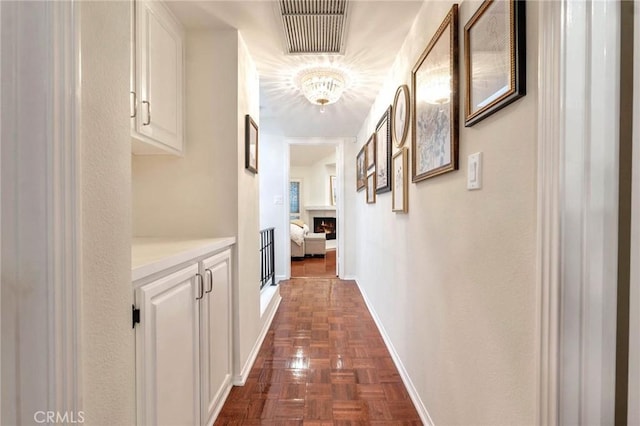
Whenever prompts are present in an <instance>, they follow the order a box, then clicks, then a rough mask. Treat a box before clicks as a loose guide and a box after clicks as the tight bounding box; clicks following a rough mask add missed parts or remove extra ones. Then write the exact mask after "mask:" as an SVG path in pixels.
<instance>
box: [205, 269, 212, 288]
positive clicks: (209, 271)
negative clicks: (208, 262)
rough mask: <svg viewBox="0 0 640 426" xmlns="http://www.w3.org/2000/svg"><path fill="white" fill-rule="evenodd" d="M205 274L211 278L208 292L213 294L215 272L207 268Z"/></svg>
mask: <svg viewBox="0 0 640 426" xmlns="http://www.w3.org/2000/svg"><path fill="white" fill-rule="evenodd" d="M204 273H205V274H207V275H208V276H209V290H207V293H211V291H212V290H213V272H211V269H209V268H207V269H205V270H204Z"/></svg>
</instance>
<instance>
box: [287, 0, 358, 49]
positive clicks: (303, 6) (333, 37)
mask: <svg viewBox="0 0 640 426" xmlns="http://www.w3.org/2000/svg"><path fill="white" fill-rule="evenodd" d="M278 5H279V10H278V13H279V14H280V16H281V17H282V25H283V31H284V41H285V50H286V53H289V54H322V53H333V54H342V53H344V44H345V43H344V38H345V34H346V28H347V9H348V1H347V0H279V1H278Z"/></svg>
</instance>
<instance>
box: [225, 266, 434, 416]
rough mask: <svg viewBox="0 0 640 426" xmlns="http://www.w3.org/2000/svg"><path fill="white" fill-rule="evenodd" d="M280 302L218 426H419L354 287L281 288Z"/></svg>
mask: <svg viewBox="0 0 640 426" xmlns="http://www.w3.org/2000/svg"><path fill="white" fill-rule="evenodd" d="M280 294H281V295H282V302H281V304H280V308H279V309H278V312H277V314H276V316H275V318H274V320H273V323H272V325H271V328H270V329H269V332H268V334H267V336H266V338H265V340H264V343H263V344H262V347H261V348H260V352H259V354H258V357H257V359H256V362H255V364H254V366H253V369H252V370H251V372H250V375H249V379H248V380H247V383H246V384H245V386H242V387H234V388H233V389H232V391H231V393H230V395H229V398H228V399H227V402H226V403H225V405H224V407H223V409H222V411H221V413H220V415H219V416H218V419H217V421H216V423H215V424H216V425H278V426H280V425H282V426H285V425H309V426H313V425H317V426H325V425H326V426H329V425H389V426H391V425H421V424H422V423H421V422H420V418H419V416H418V413H417V411H416V410H415V408H414V406H413V404H412V402H411V399H410V398H409V395H408V393H407V391H406V389H405V387H404V385H403V383H402V380H401V378H400V375H399V374H398V371H397V369H396V367H395V365H394V363H393V360H392V359H391V356H390V355H389V352H388V351H387V348H386V346H385V345H384V342H383V340H382V337H381V336H380V333H379V332H378V329H377V327H376V325H375V323H374V321H373V319H372V318H371V315H370V314H369V311H368V310H367V307H366V305H365V303H364V300H363V299H362V295H361V294H360V291H359V290H358V287H357V285H356V284H355V282H353V281H343V280H339V279H326V278H312V279H292V280H289V281H285V282H282V283H281V284H280Z"/></svg>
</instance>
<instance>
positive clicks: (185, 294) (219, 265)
mask: <svg viewBox="0 0 640 426" xmlns="http://www.w3.org/2000/svg"><path fill="white" fill-rule="evenodd" d="M187 264H188V266H184V267H183V268H179V269H178V270H175V269H176V268H173V269H172V272H171V273H168V274H167V275H164V276H163V275H162V273H156V274H155V275H154V276H153V277H152V279H151V281H149V279H146V280H145V279H140V280H138V281H137V283H138V285H136V282H134V288H135V290H134V299H135V308H136V309H139V318H140V322H139V324H136V323H135V322H134V326H135V328H136V332H135V336H136V337H135V338H136V388H137V389H136V395H137V422H136V423H137V424H138V425H172V426H173V425H176V426H177V425H189V426H192V425H211V424H213V421H214V420H215V416H217V414H218V413H219V411H220V409H221V408H222V405H223V404H224V400H225V398H226V396H227V395H228V392H229V390H230V388H231V352H230V350H231V329H230V324H231V323H230V318H231V317H230V314H231V312H230V306H231V251H230V250H228V249H227V250H224V251H222V252H220V253H217V254H214V255H208V256H206V255H205V256H203V257H201V258H198V259H194V260H193V261H192V262H187ZM146 281H149V282H146ZM140 283H142V284H140ZM135 315H136V313H135V311H134V317H135Z"/></svg>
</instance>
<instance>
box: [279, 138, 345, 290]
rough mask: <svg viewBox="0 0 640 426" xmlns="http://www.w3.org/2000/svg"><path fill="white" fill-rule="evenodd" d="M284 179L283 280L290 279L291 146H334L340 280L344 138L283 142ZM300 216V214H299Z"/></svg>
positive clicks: (342, 243) (341, 268)
mask: <svg viewBox="0 0 640 426" xmlns="http://www.w3.org/2000/svg"><path fill="white" fill-rule="evenodd" d="M285 143H286V149H285V158H284V161H285V179H284V186H285V187H284V194H285V196H284V204H285V208H284V213H285V219H284V222H283V223H284V225H285V226H284V229H285V238H286V240H285V245H284V246H285V249H284V254H285V259H286V261H285V267H284V275H285V279H289V278H291V243H290V241H291V234H290V232H289V179H290V178H291V175H290V172H291V170H290V169H291V145H334V146H335V147H336V149H337V152H336V174H337V176H336V178H337V180H338V182H337V184H338V186H337V191H338V199H337V203H338V205H337V206H336V222H337V223H336V226H337V228H338V229H337V230H336V238H337V239H338V248H337V251H336V275H337V276H338V277H340V278H342V277H343V275H344V261H343V259H344V197H343V196H341V194H343V191H344V182H343V179H344V173H343V170H344V143H345V139H344V138H326V139H325V138H289V139H286V140H285ZM300 214H301V215H302V212H300Z"/></svg>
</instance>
